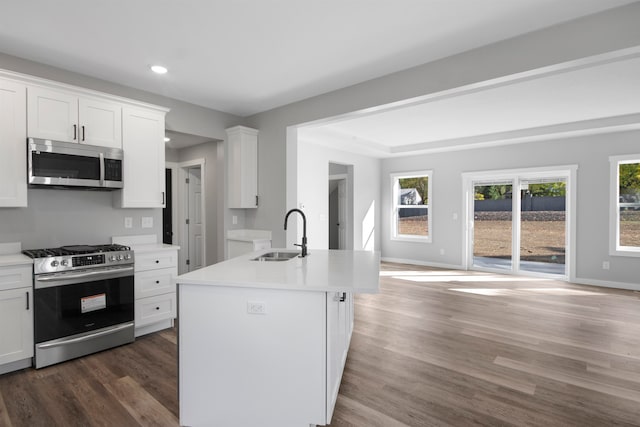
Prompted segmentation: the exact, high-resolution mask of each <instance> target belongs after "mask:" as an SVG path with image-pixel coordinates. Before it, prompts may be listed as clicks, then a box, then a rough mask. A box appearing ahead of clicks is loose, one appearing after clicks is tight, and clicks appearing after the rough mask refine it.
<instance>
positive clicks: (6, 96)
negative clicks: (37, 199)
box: [0, 80, 27, 207]
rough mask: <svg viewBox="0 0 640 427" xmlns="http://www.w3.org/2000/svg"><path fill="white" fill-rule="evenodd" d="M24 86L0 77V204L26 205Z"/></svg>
mask: <svg viewBox="0 0 640 427" xmlns="http://www.w3.org/2000/svg"><path fill="white" fill-rule="evenodd" d="M26 102H27V89H26V86H24V85H22V84H18V83H14V82H10V81H5V80H0V151H1V152H2V155H1V156H0V207H24V206H27V156H26V150H27V145H26V144H27V143H26V141H27V113H26Z"/></svg>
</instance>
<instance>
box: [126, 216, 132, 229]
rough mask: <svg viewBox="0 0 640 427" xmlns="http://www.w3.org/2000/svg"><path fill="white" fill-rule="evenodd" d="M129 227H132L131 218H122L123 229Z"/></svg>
mask: <svg viewBox="0 0 640 427" xmlns="http://www.w3.org/2000/svg"><path fill="white" fill-rule="evenodd" d="M131 227H133V218H131V217H130V216H126V217H124V228H131Z"/></svg>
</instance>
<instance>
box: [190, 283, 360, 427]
mask: <svg viewBox="0 0 640 427" xmlns="http://www.w3.org/2000/svg"><path fill="white" fill-rule="evenodd" d="M178 293H179V304H180V307H179V312H180V330H179V342H180V345H179V361H180V363H179V375H178V378H179V393H180V424H181V425H190V426H207V425H224V426H228V427H233V426H247V425H265V426H276V425H277V426H282V427H288V426H291V427H300V426H308V425H310V424H311V425H314V424H315V425H326V424H329V423H330V422H331V418H332V415H333V409H334V406H335V402H336V397H337V394H338V390H339V388H340V381H341V378H342V372H343V369H344V364H345V361H346V356H347V351H348V348H349V338H350V336H351V330H352V325H353V323H352V320H351V313H352V312H353V309H352V307H351V304H352V301H353V299H352V294H350V293H342V292H340V293H337V292H301V291H288V290H273V289H255V288H239V287H222V286H201V285H191V284H183V283H179V285H178ZM256 307H258V309H256Z"/></svg>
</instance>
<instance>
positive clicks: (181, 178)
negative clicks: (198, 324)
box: [174, 158, 207, 274]
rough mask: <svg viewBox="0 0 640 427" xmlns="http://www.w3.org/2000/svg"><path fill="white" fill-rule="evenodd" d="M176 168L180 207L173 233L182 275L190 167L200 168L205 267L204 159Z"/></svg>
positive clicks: (186, 250)
mask: <svg viewBox="0 0 640 427" xmlns="http://www.w3.org/2000/svg"><path fill="white" fill-rule="evenodd" d="M177 166H178V183H179V184H178V185H177V187H178V191H177V193H178V204H179V205H180V209H178V224H179V226H178V227H177V228H176V231H175V232H174V233H177V234H178V238H177V241H178V242H179V245H180V250H179V251H178V274H183V273H186V272H187V271H188V268H187V264H186V262H187V256H188V254H189V233H185V232H184V231H183V226H184V225H185V222H186V219H187V212H188V209H189V206H188V205H187V203H186V200H187V197H186V194H187V192H188V188H187V183H186V178H187V174H188V171H187V170H188V169H189V168H192V167H198V166H199V167H200V184H201V186H202V203H201V206H202V212H201V217H202V235H203V236H204V239H202V248H201V250H202V262H203V264H204V265H205V266H206V265H207V242H206V241H207V216H206V212H207V209H206V197H205V196H206V194H207V193H206V184H205V182H206V170H205V159H204V158H200V159H194V160H188V161H185V162H180V163H178V164H177Z"/></svg>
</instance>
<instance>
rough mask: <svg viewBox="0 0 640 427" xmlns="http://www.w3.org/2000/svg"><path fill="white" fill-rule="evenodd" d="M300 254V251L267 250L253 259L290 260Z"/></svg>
mask: <svg viewBox="0 0 640 427" xmlns="http://www.w3.org/2000/svg"><path fill="white" fill-rule="evenodd" d="M298 255H300V254H299V253H298V252H267V253H266V254H262V255H260V256H259V257H257V258H252V259H251V261H288V260H290V259H293V258H295V257H297V256H298Z"/></svg>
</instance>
